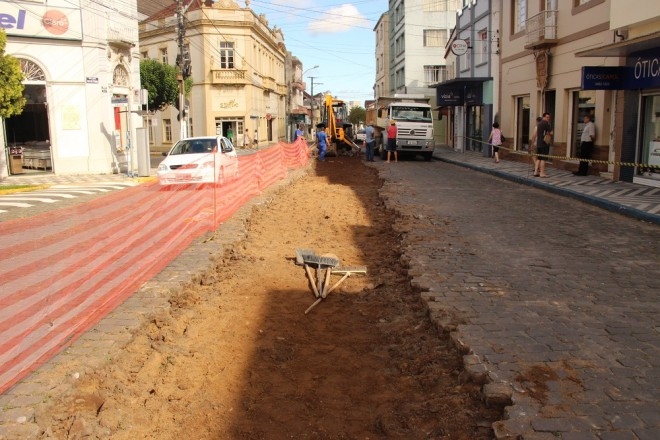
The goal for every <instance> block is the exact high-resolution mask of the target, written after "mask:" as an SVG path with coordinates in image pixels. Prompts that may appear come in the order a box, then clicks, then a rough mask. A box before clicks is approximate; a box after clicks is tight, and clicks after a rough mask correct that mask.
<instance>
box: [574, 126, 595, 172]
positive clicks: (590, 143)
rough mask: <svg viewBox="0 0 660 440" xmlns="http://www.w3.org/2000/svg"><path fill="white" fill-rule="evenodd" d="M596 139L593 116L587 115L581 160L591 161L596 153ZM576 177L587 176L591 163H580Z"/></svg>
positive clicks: (580, 154)
mask: <svg viewBox="0 0 660 440" xmlns="http://www.w3.org/2000/svg"><path fill="white" fill-rule="evenodd" d="M595 139H596V126H595V125H594V123H593V122H591V116H589V115H585V117H584V127H583V128H582V136H581V137H580V153H579V154H578V157H579V158H580V159H591V155H592V154H593V152H594V140H595ZM573 174H575V175H576V176H586V175H587V174H589V162H587V161H586V160H581V161H580V166H579V167H578V170H577V171H576V172H575V173H573Z"/></svg>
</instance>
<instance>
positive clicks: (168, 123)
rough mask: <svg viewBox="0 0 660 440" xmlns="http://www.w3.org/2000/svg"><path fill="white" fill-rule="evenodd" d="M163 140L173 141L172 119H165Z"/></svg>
mask: <svg viewBox="0 0 660 440" xmlns="http://www.w3.org/2000/svg"><path fill="white" fill-rule="evenodd" d="M163 141H164V142H172V120H171V119H163Z"/></svg>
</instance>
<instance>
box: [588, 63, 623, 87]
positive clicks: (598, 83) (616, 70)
mask: <svg viewBox="0 0 660 440" xmlns="http://www.w3.org/2000/svg"><path fill="white" fill-rule="evenodd" d="M624 75H625V69H624V68H622V67H620V66H584V67H582V90H621V89H622V88H623V78H624Z"/></svg>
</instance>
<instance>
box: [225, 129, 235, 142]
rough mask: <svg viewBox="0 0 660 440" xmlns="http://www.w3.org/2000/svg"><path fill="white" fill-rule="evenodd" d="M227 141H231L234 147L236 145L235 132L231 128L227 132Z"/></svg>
mask: <svg viewBox="0 0 660 440" xmlns="http://www.w3.org/2000/svg"><path fill="white" fill-rule="evenodd" d="M227 139H229V141H230V142H231V143H232V145H233V144H234V131H233V130H232V129H231V127H229V129H228V130H227Z"/></svg>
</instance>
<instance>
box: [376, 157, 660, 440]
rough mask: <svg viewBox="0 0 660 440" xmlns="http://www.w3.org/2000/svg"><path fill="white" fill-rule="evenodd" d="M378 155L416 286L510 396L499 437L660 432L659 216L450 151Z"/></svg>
mask: <svg viewBox="0 0 660 440" xmlns="http://www.w3.org/2000/svg"><path fill="white" fill-rule="evenodd" d="M376 166H378V167H382V171H381V175H382V177H384V178H385V179H386V184H385V186H384V189H383V190H382V196H384V198H385V199H386V203H387V205H388V206H390V207H392V208H394V209H396V210H397V211H398V212H399V214H400V220H399V222H398V224H397V225H396V228H397V229H398V230H399V231H400V232H401V234H403V236H404V240H403V249H404V250H405V254H404V258H405V259H406V260H408V261H409V264H410V267H411V268H410V272H411V275H413V277H414V279H413V285H416V286H417V287H419V288H420V289H421V290H424V291H426V292H423V297H424V298H425V299H426V300H427V302H428V306H429V309H430V311H431V313H432V315H433V316H434V317H435V319H436V321H437V323H438V325H439V327H440V328H442V329H443V330H444V331H450V332H452V337H453V339H454V341H455V342H456V344H458V345H459V346H460V347H462V348H463V350H464V353H465V355H466V356H465V358H464V359H465V363H466V369H467V370H466V372H467V374H468V375H470V376H471V378H472V379H474V380H477V381H480V382H483V383H484V384H485V387H484V394H485V397H486V399H491V400H493V401H504V402H507V401H509V402H510V403H512V404H511V405H509V406H508V408H507V410H506V412H505V417H506V419H505V420H503V421H502V422H498V423H496V426H495V434H496V437H497V438H518V437H516V436H517V435H523V438H525V439H530V438H533V439H546V438H547V439H554V438H557V437H560V438H564V439H567V438H571V439H573V438H580V439H592V438H593V439H597V438H601V439H613V438H617V439H637V438H639V439H657V438H660V417H659V416H658V414H660V404H659V403H658V402H660V389H659V386H658V384H659V383H660V344H659V339H660V338H659V335H658V331H659V327H658V319H657V317H658V312H659V309H660V307H659V305H658V292H659V291H660V264H659V263H660V250H659V249H658V244H659V243H660V229H658V227H657V226H654V225H650V224H647V223H644V222H640V221H638V220H634V219H630V218H626V217H623V216H620V215H617V214H613V213H611V212H608V211H605V210H602V209H599V208H595V207H592V206H589V205H586V204H583V203H581V202H578V201H574V200H571V199H568V198H564V197H558V196H556V195H553V194H549V193H546V192H544V191H541V190H538V189H534V188H530V187H527V186H522V185H519V184H515V183H510V182H508V181H506V180H503V179H500V178H497V177H492V176H489V175H486V174H482V173H478V172H474V171H470V170H465V169H462V168H460V167H457V166H453V165H449V164H445V163H433V164H429V165H424V164H421V163H419V162H405V161H404V162H399V163H398V164H380V163H378V164H377V165H376ZM438 225H442V229H443V230H445V231H448V232H447V233H446V234H442V235H439V234H437V233H436V231H437V230H438V229H439V228H438Z"/></svg>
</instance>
